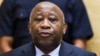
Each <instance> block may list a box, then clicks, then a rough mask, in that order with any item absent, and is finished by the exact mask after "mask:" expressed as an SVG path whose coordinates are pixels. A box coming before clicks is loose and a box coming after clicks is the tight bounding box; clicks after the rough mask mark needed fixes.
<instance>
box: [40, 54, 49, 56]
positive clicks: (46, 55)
mask: <svg viewBox="0 0 100 56" xmlns="http://www.w3.org/2000/svg"><path fill="white" fill-rule="evenodd" d="M42 56H50V55H48V54H45V55H42Z"/></svg>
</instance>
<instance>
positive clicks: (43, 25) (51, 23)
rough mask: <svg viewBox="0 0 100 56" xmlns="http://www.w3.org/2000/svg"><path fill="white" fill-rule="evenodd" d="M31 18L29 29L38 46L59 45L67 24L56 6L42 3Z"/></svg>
mask: <svg viewBox="0 0 100 56" xmlns="http://www.w3.org/2000/svg"><path fill="white" fill-rule="evenodd" d="M31 18H32V20H31V23H30V24H29V27H30V28H29V30H30V33H31V35H32V37H33V42H34V43H35V44H36V45H37V46H57V45H58V44H59V43H60V42H61V40H62V35H63V33H64V31H65V28H66V25H65V24H64V22H63V18H62V17H61V14H60V13H59V11H58V10H57V9H56V8H55V7H53V6H49V5H41V6H39V7H38V8H37V9H36V10H35V11H34V12H33V14H32V17H31Z"/></svg>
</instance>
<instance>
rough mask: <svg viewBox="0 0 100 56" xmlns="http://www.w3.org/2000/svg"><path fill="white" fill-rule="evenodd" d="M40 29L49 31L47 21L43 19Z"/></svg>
mask: <svg viewBox="0 0 100 56" xmlns="http://www.w3.org/2000/svg"><path fill="white" fill-rule="evenodd" d="M41 28H42V29H50V23H49V21H48V20H47V19H44V20H43V21H42V23H41Z"/></svg>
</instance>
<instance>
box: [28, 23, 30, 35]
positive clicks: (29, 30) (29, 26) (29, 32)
mask: <svg viewBox="0 0 100 56" xmlns="http://www.w3.org/2000/svg"><path fill="white" fill-rule="evenodd" d="M28 29H29V33H31V25H30V22H29V23H28Z"/></svg>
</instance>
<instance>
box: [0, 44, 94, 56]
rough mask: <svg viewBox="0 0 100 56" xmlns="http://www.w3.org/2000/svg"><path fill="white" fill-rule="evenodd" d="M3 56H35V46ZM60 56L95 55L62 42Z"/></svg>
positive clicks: (30, 45) (22, 47)
mask: <svg viewBox="0 0 100 56" xmlns="http://www.w3.org/2000/svg"><path fill="white" fill-rule="evenodd" d="M1 56H35V48H34V44H33V43H32V42H31V43H28V44H26V45H24V46H21V47H19V48H17V49H14V50H13V51H10V52H8V53H5V54H3V55H1ZM59 56H95V54H93V53H90V52H87V51H85V50H82V49H80V48H77V47H74V46H72V45H70V44H67V43H65V42H62V43H61V48H60V52H59Z"/></svg>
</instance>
